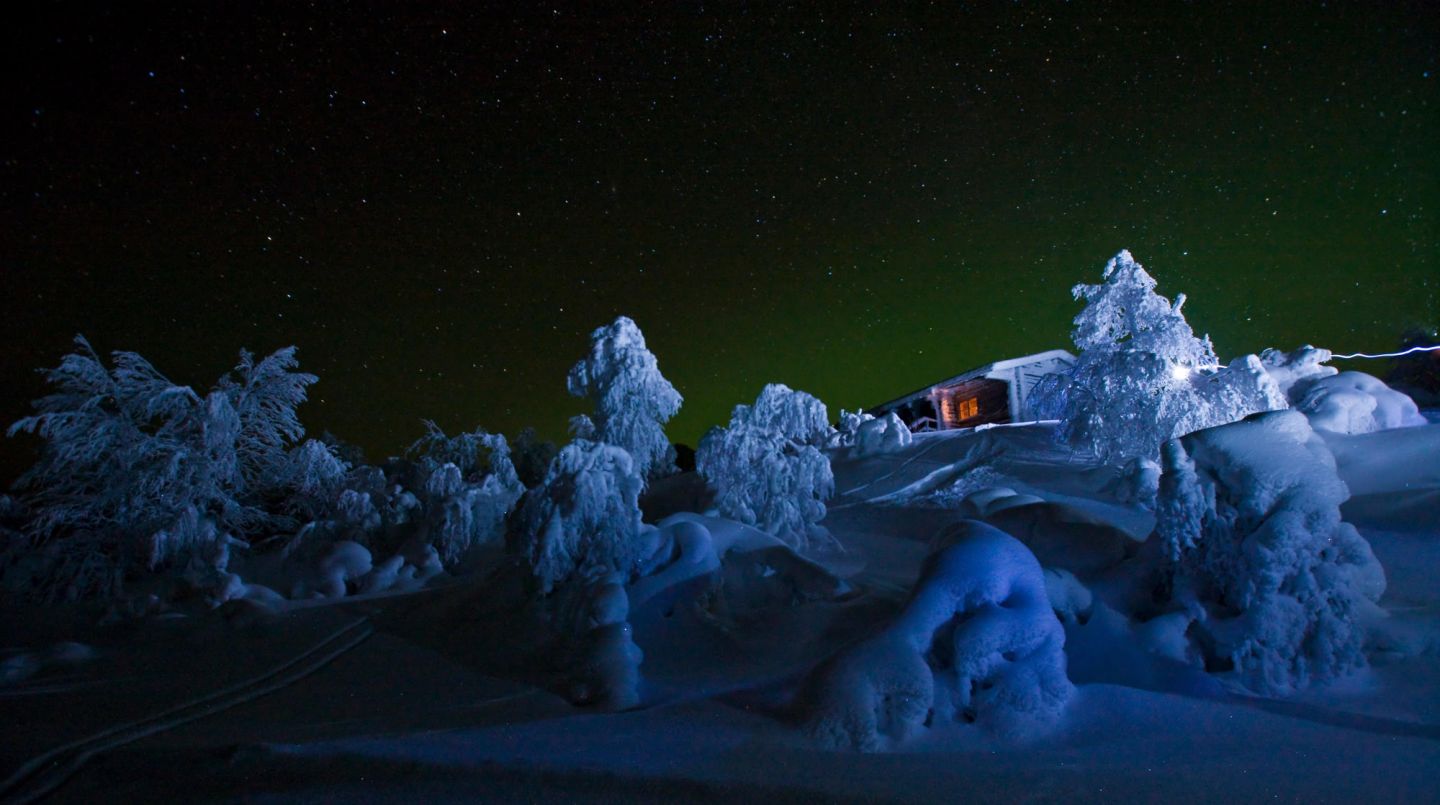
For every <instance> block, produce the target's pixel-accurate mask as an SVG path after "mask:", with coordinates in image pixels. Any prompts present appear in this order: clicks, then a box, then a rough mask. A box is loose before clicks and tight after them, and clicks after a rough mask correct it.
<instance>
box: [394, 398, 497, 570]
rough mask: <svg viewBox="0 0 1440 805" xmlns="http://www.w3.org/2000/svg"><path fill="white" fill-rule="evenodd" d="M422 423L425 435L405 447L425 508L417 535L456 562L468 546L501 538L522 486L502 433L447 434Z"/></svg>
mask: <svg viewBox="0 0 1440 805" xmlns="http://www.w3.org/2000/svg"><path fill="white" fill-rule="evenodd" d="M425 425H426V430H427V432H426V434H425V436H423V437H421V439H420V440H419V441H417V442H415V444H413V445H411V447H410V449H409V451H408V455H410V456H412V457H413V459H414V460H415V464H416V470H417V472H418V477H417V479H416V481H417V483H418V484H419V486H420V489H421V490H422V505H423V508H424V511H425V519H424V523H425V530H424V533H423V534H421V535H419V538H420V539H421V541H423V542H425V543H427V544H430V545H433V546H434V547H435V549H436V550H437V551H439V553H440V557H441V559H442V560H443V561H444V562H445V564H446V565H454V564H455V563H457V562H459V561H460V559H461V558H462V557H463V556H464V555H465V553H466V552H467V551H469V550H470V549H471V548H472V547H475V546H478V545H484V544H486V543H490V542H495V541H498V540H499V539H500V538H501V537H503V536H504V533H505V518H506V516H507V515H509V513H510V511H511V509H513V508H514V507H515V503H516V501H518V500H519V499H520V496H521V495H523V494H524V493H525V487H524V486H523V485H522V484H521V483H520V478H519V476H518V475H517V474H516V472H515V465H514V464H512V463H511V461H510V448H509V446H508V445H507V444H506V442H505V437H504V436H501V435H500V434H498V433H486V432H485V431H483V430H478V429H477V430H475V431H472V432H470V433H461V434H458V435H456V436H453V437H451V436H446V435H445V432H444V431H442V430H441V429H440V428H439V426H438V425H436V424H435V423H434V422H426V423H425Z"/></svg>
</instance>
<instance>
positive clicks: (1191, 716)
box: [0, 424, 1440, 802]
mask: <svg viewBox="0 0 1440 805" xmlns="http://www.w3.org/2000/svg"><path fill="white" fill-rule="evenodd" d="M1325 441H1326V444H1327V445H1328V446H1329V448H1330V450H1331V451H1332V452H1333V453H1334V454H1335V456H1336V463H1337V466H1338V469H1339V472H1340V476H1341V477H1342V479H1344V480H1345V481H1346V483H1347V485H1348V486H1349V487H1350V490H1351V492H1352V494H1353V497H1352V499H1351V500H1350V501H1348V502H1347V504H1346V505H1345V507H1344V508H1343V509H1342V511H1343V512H1344V515H1345V517H1346V520H1347V521H1348V522H1351V523H1352V524H1353V525H1355V526H1357V527H1358V529H1359V531H1360V534H1361V535H1362V536H1363V537H1365V539H1366V540H1367V541H1368V542H1369V544H1370V546H1371V548H1372V550H1373V552H1374V554H1375V557H1376V558H1378V560H1379V562H1380V564H1381V565H1382V566H1383V567H1384V568H1385V572H1386V576H1387V579H1388V586H1387V587H1386V590H1385V593H1384V597H1383V598H1382V599H1381V601H1380V606H1381V607H1382V608H1383V609H1384V610H1386V612H1388V618H1387V619H1386V620H1385V622H1384V623H1383V624H1381V625H1379V626H1377V627H1375V629H1374V632H1375V634H1376V635H1378V636H1377V637H1375V638H1373V639H1372V641H1371V643H1370V644H1369V645H1367V648H1366V651H1367V653H1368V656H1369V659H1370V663H1371V665H1370V667H1369V668H1368V669H1367V670H1365V671H1362V672H1359V673H1355V674H1352V675H1350V676H1347V677H1345V678H1343V679H1341V680H1339V681H1338V682H1334V683H1330V684H1327V685H1325V686H1323V687H1314V688H1309V689H1305V690H1303V691H1301V692H1300V693H1298V694H1296V695H1293V696H1290V697H1287V698H1283V699H1281V698H1274V699H1271V698H1260V697H1256V696H1254V695H1252V694H1248V693H1245V692H1244V691H1243V689H1242V688H1240V687H1239V686H1237V685H1235V684H1232V681H1231V680H1229V679H1227V678H1226V675H1225V674H1215V673H1207V672H1206V671H1205V670H1203V669H1201V668H1198V667H1195V666H1194V665H1193V664H1188V663H1186V662H1183V661H1181V659H1179V658H1178V657H1177V651H1178V650H1176V649H1174V647H1173V645H1170V644H1167V643H1166V635H1165V634H1164V633H1161V632H1160V630H1158V629H1157V630H1156V633H1155V634H1139V633H1138V632H1137V627H1136V626H1135V625H1134V624H1132V623H1131V622H1128V621H1127V620H1126V619H1125V617H1124V616H1123V615H1121V614H1120V613H1119V612H1117V611H1116V610H1114V609H1112V608H1110V607H1108V606H1105V605H1104V604H1103V603H1102V601H1101V599H1102V598H1104V594H1106V592H1107V590H1109V592H1110V593H1111V594H1112V595H1114V596H1118V595H1121V594H1120V593H1116V592H1114V590H1113V589H1111V588H1113V587H1114V586H1115V585H1118V584H1121V583H1122V582H1120V581H1117V580H1116V578H1114V576H1113V574H1110V575H1107V573H1109V569H1111V568H1113V567H1114V566H1115V565H1116V564H1117V563H1120V562H1123V561H1124V560H1125V559H1127V558H1129V557H1134V556H1136V555H1137V554H1139V553H1140V552H1142V551H1143V550H1145V543H1146V537H1147V536H1149V535H1150V534H1151V532H1152V529H1153V528H1154V527H1155V516H1154V514H1153V511H1152V509H1151V508H1150V506H1148V505H1144V504H1143V503H1142V500H1143V498H1144V496H1145V494H1146V488H1147V486H1148V487H1149V488H1150V494H1151V495H1153V494H1154V493H1153V480H1154V479H1153V476H1151V477H1149V480H1148V481H1147V477H1146V472H1147V471H1148V470H1147V468H1146V467H1144V466H1138V465H1137V466H1135V467H1129V468H1125V469H1117V468H1113V467H1107V466H1104V465H1101V464H1098V463H1097V462H1095V461H1094V460H1091V459H1087V458H1086V457H1085V456H1084V455H1081V454H1075V453H1071V452H1069V451H1068V450H1066V449H1065V448H1064V447H1062V446H1057V443H1056V441H1055V440H1054V438H1053V426H1052V425H1049V424H1039V425H1030V426H1014V427H1009V426H1006V427H994V428H988V429H982V430H976V431H956V432H948V433H942V434H921V435H917V436H916V437H915V438H914V439H913V441H911V442H909V443H908V444H903V445H898V444H897V445H895V446H893V447H892V448H891V449H889V451H882V452H878V453H872V452H869V451H859V450H855V449H853V448H843V447H842V448H836V449H832V450H831V458H832V465H833V471H834V478H835V497H834V498H833V499H832V500H831V501H830V502H829V507H828V514H827V516H826V518H825V520H824V521H823V522H822V524H821V525H822V526H823V527H824V528H825V529H827V530H828V531H829V533H830V534H831V535H832V536H833V537H834V538H835V540H836V542H838V546H839V547H838V548H836V547H827V546H826V545H823V544H822V545H821V546H820V548H818V549H817V550H819V551H820V552H819V553H815V554H812V555H809V556H808V559H809V560H812V561H813V564H812V563H811V562H806V561H799V560H796V559H794V558H793V557H794V555H793V554H790V553H789V552H788V551H783V550H777V549H776V547H775V546H776V544H777V543H775V542H774V541H773V540H770V539H768V538H767V537H765V536H764V535H761V534H759V532H755V531H753V529H747V528H745V527H742V526H739V525H738V524H729V523H727V522H726V521H721V520H718V519H715V518H705V517H699V516H692V517H689V518H688V520H689V521H692V522H695V523H699V524H701V525H703V526H704V530H705V531H708V533H709V535H710V539H711V544H712V547H714V549H715V554H716V555H717V556H723V557H724V559H725V561H724V562H723V563H721V564H719V565H716V564H715V563H713V562H711V563H706V562H704V561H702V560H701V559H696V561H695V563H694V564H693V567H692V569H691V570H684V568H685V567H691V566H689V565H684V563H683V562H680V561H677V562H676V563H675V564H674V565H672V568H677V569H672V570H670V571H666V572H668V573H669V575H665V576H663V581H662V582H653V581H652V582H650V583H649V584H648V585H647V586H646V587H644V588H643V589H641V588H640V587H639V586H638V585H636V586H633V587H632V588H631V590H630V597H631V605H630V610H629V614H628V622H629V624H630V627H631V630H632V631H631V637H632V639H633V641H634V644H635V645H636V646H638V647H639V649H640V650H641V651H642V652H643V653H644V661H643V663H642V665H641V666H640V671H641V676H642V680H641V682H640V685H639V700H640V703H639V704H638V706H636V707H634V708H631V709H628V710H624V711H620V712H603V711H600V710H597V709H590V708H578V707H575V706H573V705H572V704H571V703H570V702H569V701H567V700H566V699H564V698H562V697H561V696H560V695H557V692H556V691H559V690H561V689H562V687H563V684H564V683H563V682H560V681H558V680H554V679H550V678H547V677H546V673H547V672H546V670H545V669H546V667H547V666H546V663H545V661H544V657H542V656H540V652H541V647H540V646H538V645H537V644H536V642H535V639H534V636H533V635H534V631H533V630H532V629H531V628H530V627H531V626H532V625H533V624H531V623H530V621H529V620H528V619H529V618H531V617H533V616H532V615H529V614H527V612H526V611H525V610H524V607H523V606H522V605H521V604H520V603H517V602H519V601H521V600H522V599H523V596H519V595H515V594H513V589H512V587H511V585H510V582H509V581H507V578H506V576H505V574H504V573H500V574H496V575H493V576H484V575H480V576H472V577H469V578H462V579H460V580H458V581H451V582H447V583H446V584H444V585H442V586H432V587H430V588H428V589H423V590H419V591H413V592H404V593H398V594H389V595H385V594H381V595H373V596H362V597H350V598H343V599H338V600H325V601H323V602H320V603H316V604H314V605H308V606H304V607H299V608H292V609H289V610H287V611H285V612H283V613H281V614H269V613H267V612H266V611H264V610H263V609H262V608H260V607H258V606H256V605H254V604H252V603H250V602H247V601H243V600H237V601H233V602H230V603H229V604H226V605H225V606H222V607H220V608H219V609H216V610H214V611H212V612H211V613H210V614H207V615H203V616H196V617H187V618H170V619H151V620H148V621H144V622H140V623H138V624H135V623H131V624H124V625H115V626H108V627H103V626H96V625H93V619H88V620H87V619H85V618H84V617H82V613H79V612H77V613H76V614H75V617H74V618H73V619H70V620H66V619H65V618H62V617H57V616H56V615H55V613H54V611H53V610H52V611H50V612H48V613H46V614H45V615H44V617H41V615H40V614H39V613H34V612H28V613H27V612H20V613H14V614H13V617H8V618H6V623H4V624H3V626H0V640H3V643H0V645H3V646H5V647H11V649H12V650H11V651H10V652H9V656H10V661H9V662H8V663H7V665H6V672H7V674H9V675H10V676H11V677H12V679H13V681H11V682H10V683H9V684H7V685H6V686H4V687H0V721H3V723H4V724H5V725H6V729H4V730H0V774H4V775H6V776H8V777H10V779H9V780H6V782H5V783H4V785H5V788H4V789H3V790H0V794H3V796H4V797H6V798H12V797H14V798H18V799H20V800H21V801H23V799H24V798H25V797H27V796H32V795H36V794H41V793H45V792H47V791H50V792H51V796H52V797H53V799H54V801H75V802H96V801H135V802H142V801H143V802H155V801H166V800H176V799H180V800H185V801H214V800H238V799H243V800H246V801H252V800H256V801H270V800H274V801H296V800H300V801H309V800H319V801H381V800H385V801H393V800H396V799H403V800H406V801H427V802H428V801H487V802H488V801H514V800H523V801H535V800H566V801H571V800H579V801H595V800H599V801H627V802H628V801H636V800H641V801H645V800H658V799H663V800H680V799H683V800H694V799H698V800H716V799H723V800H727V801H766V800H770V799H774V798H777V797H779V796H784V797H786V798H787V799H791V800H797V801H811V800H824V801H845V800H863V801H876V800H880V801H887V800H889V801H946V802H950V801H957V800H958V801H1014V800H1022V799H1023V800H1042V801H1063V802H1073V801H1130V800H1137V799H1143V800H1150V801H1255V800H1260V799H1267V800H1268V799H1274V798H1280V799H1282V800H1292V801H1294V800H1299V801H1315V802H1325V801H1331V802H1353V801H1416V802H1434V801H1440V585H1437V584H1436V583H1435V581H1434V579H1435V575H1436V571H1437V569H1440V425H1433V424H1432V425H1427V426H1423V427H1416V428H1407V429H1405V430H1403V431H1381V432H1378V433H1372V434H1365V435H1356V436H1345V435H1340V436H1335V435H1329V434H1327V435H1326V436H1325ZM852 453H864V454H863V455H858V456H853V457H852V455H851V454H852ZM1152 466H1153V465H1152ZM673 486H674V487H675V488H677V489H680V488H682V487H683V486H684V485H683V484H673ZM666 488H667V487H666V485H665V484H661V485H659V486H657V490H658V492H657V493H658V494H663V492H664V490H665V489H666ZM965 518H976V519H983V520H985V521H986V522H989V523H991V524H993V525H996V526H998V527H1000V528H1002V529H1004V530H1005V531H1006V532H1008V533H1010V534H1012V535H1014V536H1015V537H1017V538H1019V539H1020V540H1021V541H1023V542H1025V543H1026V544H1027V545H1028V546H1030V548H1031V550H1032V551H1033V552H1034V553H1035V555H1036V556H1037V557H1038V558H1039V560H1040V564H1041V565H1043V566H1045V568H1046V569H1047V570H1046V587H1047V589H1048V591H1049V592H1050V601H1051V603H1052V605H1055V608H1056V609H1057V610H1059V611H1061V614H1062V620H1063V621H1064V626H1065V655H1066V660H1067V664H1068V676H1069V679H1070V680H1071V682H1073V683H1074V685H1075V692H1074V694H1073V695H1072V696H1071V697H1070V698H1069V701H1068V703H1067V704H1066V705H1065V707H1064V709H1063V712H1062V714H1061V716H1060V720H1059V721H1058V723H1055V724H1053V725H1051V726H1050V728H1049V729H1048V730H1043V731H1038V732H1035V733H1027V734H1025V735H1023V736H1020V737H1016V736H1015V735H1010V734H1003V733H997V732H995V731H991V730H987V729H983V728H982V727H981V724H982V723H983V722H977V723H976V724H968V723H964V722H963V720H960V721H953V722H951V721H942V720H940V719H936V720H935V721H934V723H928V722H927V723H926V724H925V725H923V726H920V727H918V728H917V729H916V730H915V731H913V733H912V734H911V735H910V736H909V739H908V740H905V741H903V742H898V741H897V742H893V743H884V744H882V745H881V746H879V747H878V748H880V749H881V750H882V751H877V752H870V753H858V752H854V751H848V750H845V751H835V750H831V749H826V748H823V747H822V746H821V745H820V744H817V742H816V741H815V740H813V737H812V735H811V734H810V733H809V732H808V731H807V729H806V724H805V722H806V720H807V711H806V710H805V707H804V706H803V704H801V703H800V702H801V699H803V697H804V696H805V695H806V693H805V692H806V688H807V684H810V681H811V680H812V679H813V678H814V670H815V669H816V667H817V666H820V665H822V664H823V663H825V662H826V661H827V660H828V659H830V658H831V657H833V656H835V655H836V653H837V652H840V651H842V650H843V649H847V648H849V647H854V646H857V645H860V644H862V643H864V641H867V640H872V639H884V638H885V635H887V634H891V633H893V632H894V627H893V626H892V624H895V623H896V622H897V619H899V618H900V617H901V613H902V612H903V611H905V609H906V607H907V606H909V604H907V602H910V601H911V600H912V599H911V593H912V588H914V587H915V586H916V584H917V579H920V578H921V577H922V567H924V566H926V558H927V556H929V555H930V554H931V551H932V548H931V540H932V539H933V538H934V537H935V536H936V534H937V533H939V532H941V531H942V530H943V529H945V528H946V527H947V526H952V525H953V524H955V523H957V522H958V521H960V520H962V519H965ZM679 519H680V520H686V519H687V518H686V517H685V516H681V517H680V518H679ZM696 533H698V531H697V532H696ZM687 544H692V543H687ZM727 551H728V553H727ZM702 558H703V557H702ZM932 571H933V572H934V573H939V572H940V571H939V570H934V569H933V568H932ZM1062 571H1063V572H1062ZM1025 572H1029V571H1025ZM1020 575H1024V573H1021V574H1020ZM652 578H657V577H652ZM714 579H723V580H724V583H723V585H720V586H718V587H717V586H716V584H715V582H714ZM1076 579H1079V580H1080V581H1077V580H1076ZM647 581H649V580H648V579H646V580H642V581H641V582H640V584H646V582H647ZM1082 581H1083V584H1082ZM1072 582H1073V583H1072ZM1107 585H1108V586H1107ZM1092 593H1093V598H1092ZM1107 600H1111V601H1113V600H1115V599H1114V598H1113V597H1112V598H1110V599H1107ZM1152 623H1154V622H1153V621H1152ZM957 635H958V632H957ZM1170 637H1171V638H1172V642H1173V638H1174V637H1175V636H1174V635H1171V636H1170ZM960 639H961V638H960V637H958V636H957V637H956V638H955V640H956V641H957V642H958V641H959V640H960ZM62 641H74V642H76V643H79V644H80V645H79V646H68V647H67V646H64V645H59V644H60V643H61V642H62ZM47 646H49V647H53V648H51V649H50V650H48V651H47V650H46V648H45V647H47ZM21 649H27V651H26V652H22V651H21ZM12 672H13V673H12ZM12 772H13V774H12Z"/></svg>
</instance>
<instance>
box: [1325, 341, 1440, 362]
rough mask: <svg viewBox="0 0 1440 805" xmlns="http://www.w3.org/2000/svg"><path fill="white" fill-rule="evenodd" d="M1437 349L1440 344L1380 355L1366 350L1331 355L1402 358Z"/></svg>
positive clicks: (1332, 356) (1334, 356)
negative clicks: (1367, 352)
mask: <svg viewBox="0 0 1440 805" xmlns="http://www.w3.org/2000/svg"><path fill="white" fill-rule="evenodd" d="M1437 350H1440V344H1437V345H1435V346H1431V347H1411V348H1409V349H1407V350H1405V351H1404V352H1382V353H1380V354H1379V355H1368V354H1366V353H1364V352H1352V353H1350V354H1349V355H1331V356H1330V357H1331V358H1332V359H1333V358H1343V359H1345V360H1350V359H1352V358H1400V357H1404V356H1406V355H1410V354H1412V353H1415V352H1435V351H1437Z"/></svg>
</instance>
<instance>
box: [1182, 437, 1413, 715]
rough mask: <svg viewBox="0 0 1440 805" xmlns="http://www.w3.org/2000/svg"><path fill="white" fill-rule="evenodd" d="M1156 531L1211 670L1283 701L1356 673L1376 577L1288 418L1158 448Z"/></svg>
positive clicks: (1309, 444)
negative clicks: (1195, 617)
mask: <svg viewBox="0 0 1440 805" xmlns="http://www.w3.org/2000/svg"><path fill="white" fill-rule="evenodd" d="M1163 466H1164V475H1163V476H1162V477H1161V479H1160V500H1159V505H1158V513H1157V514H1158V523H1157V531H1158V533H1159V536H1160V538H1161V540H1162V547H1163V548H1164V549H1165V551H1166V553H1168V555H1169V559H1170V562H1171V573H1172V575H1173V593H1172V597H1173V600H1174V604H1175V605H1176V606H1177V607H1179V608H1182V609H1183V608H1187V607H1191V606H1193V605H1195V604H1198V605H1199V606H1200V607H1203V609H1204V611H1205V612H1206V613H1207V617H1206V618H1204V619H1203V620H1202V621H1201V622H1199V623H1197V624H1196V625H1195V626H1194V627H1193V633H1194V636H1195V638H1196V640H1197V643H1198V648H1199V649H1200V650H1201V652H1202V653H1203V655H1204V656H1205V657H1206V658H1207V664H1208V665H1209V666H1210V667H1212V668H1217V669H1222V670H1228V669H1232V668H1233V670H1235V671H1236V672H1237V675H1238V677H1239V679H1240V681H1241V682H1242V683H1243V684H1245V685H1246V686H1248V687H1250V688H1251V689H1253V690H1255V691H1257V692H1261V693H1284V692H1287V691H1291V690H1294V689H1296V688H1299V687H1302V686H1304V685H1307V684H1309V683H1311V682H1324V681H1327V680H1330V679H1333V678H1335V677H1337V676H1339V675H1341V674H1343V673H1345V672H1347V671H1350V670H1352V669H1355V668H1358V667H1362V666H1363V665H1364V664H1365V656H1364V654H1363V653H1362V651H1361V645H1362V641H1363V633H1362V620H1363V618H1364V617H1365V616H1367V615H1368V614H1371V613H1374V612H1376V611H1377V610H1378V608H1377V607H1376V605H1375V602H1376V601H1378V600H1379V599H1380V595H1381V594H1382V593H1383V592H1384V590H1385V575H1384V571H1383V569H1382V568H1381V567H1380V565H1379V563H1378V562H1377V561H1376V560H1375V557H1374V555H1373V554H1372V553H1371V551H1370V546H1369V544H1368V543H1366V542H1365V540H1364V539H1363V538H1361V536H1360V535H1359V534H1358V533H1357V532H1356V531H1355V529H1354V527H1352V526H1351V525H1349V524H1348V523H1345V522H1342V521H1341V519H1340V504H1341V503H1342V502H1344V501H1345V499H1346V498H1347V497H1348V496H1349V492H1348V490H1347V489H1346V487H1345V484H1344V482H1342V481H1341V480H1340V478H1339V476H1338V475H1337V474H1336V470H1335V460H1334V458H1333V456H1332V455H1331V453H1330V451H1329V450H1328V449H1327V448H1326V446H1325V443H1324V442H1323V441H1322V440H1321V439H1320V438H1319V437H1318V436H1317V435H1316V434H1315V432H1314V431H1313V430H1312V429H1311V427H1310V425H1309V423H1308V422H1307V421H1306V418H1305V416H1304V415H1303V414H1301V413H1300V412H1298V411H1276V412H1271V413H1265V414H1259V415H1256V416H1253V417H1251V418H1249V419H1247V420H1245V421H1243V422H1237V423H1233V424H1230V425H1225V426H1221V427H1216V428H1211V429H1209V430H1204V431H1200V432H1198V433H1192V434H1190V435H1188V436H1185V437H1184V438H1181V439H1177V440H1173V441H1170V442H1167V443H1166V445H1165V448H1164V451H1163Z"/></svg>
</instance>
